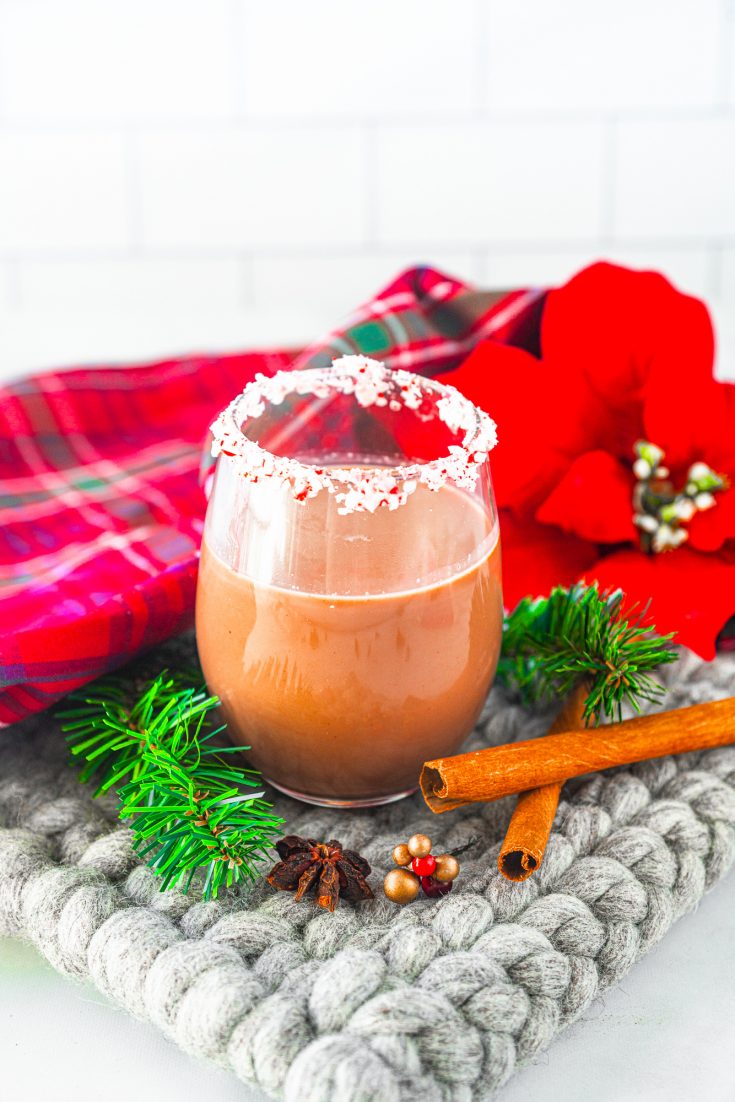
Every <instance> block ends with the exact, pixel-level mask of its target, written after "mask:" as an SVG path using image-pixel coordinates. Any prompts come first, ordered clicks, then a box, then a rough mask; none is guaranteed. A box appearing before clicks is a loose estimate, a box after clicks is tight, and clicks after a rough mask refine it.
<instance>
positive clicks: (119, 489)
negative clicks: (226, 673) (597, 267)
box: [0, 268, 542, 726]
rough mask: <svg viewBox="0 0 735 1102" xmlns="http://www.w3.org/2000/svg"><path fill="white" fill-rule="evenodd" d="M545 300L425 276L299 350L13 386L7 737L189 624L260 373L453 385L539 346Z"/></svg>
mask: <svg viewBox="0 0 735 1102" xmlns="http://www.w3.org/2000/svg"><path fill="white" fill-rule="evenodd" d="M541 300H542V294H541V292H533V291H516V292H513V293H511V294H507V295H498V294H488V293H486V292H478V291H475V290H473V289H471V288H468V287H467V286H465V285H464V284H463V283H460V282H459V281H458V280H456V279H452V278H450V277H448V276H446V275H443V274H442V273H441V272H437V271H434V270H433V269H431V268H417V269H411V270H409V271H407V272H405V273H403V274H402V275H401V276H399V278H398V279H396V280H395V281H394V282H393V283H392V284H391V285H390V286H389V287H387V288H386V289H385V290H384V291H382V292H381V293H380V294H379V295H377V296H376V297H375V298H374V299H372V300H371V301H370V302H368V303H367V304H366V305H365V306H363V307H361V308H360V309H359V310H358V311H357V312H356V313H355V314H354V315H352V316H351V317H350V318H349V319H348V320H347V322H346V323H345V325H344V326H343V327H341V328H340V329H339V330H336V331H335V332H334V333H331V334H329V336H328V337H327V338H326V339H325V340H324V341H322V342H320V343H319V344H318V345H315V346H313V347H311V348H309V349H306V350H304V351H303V352H301V353H298V354H297V353H295V352H293V351H290V352H289V351H271V352H250V353H245V354H238V355H227V356H216V357H215V356H210V357H186V358H183V359H178V360H168V361H165V362H163V363H156V364H150V365H147V366H143V367H126V368H123V367H119V366H114V367H98V368H80V369H76V370H72V371H64V372H45V373H43V374H41V375H36V376H34V377H32V378H30V379H27V380H24V381H22V382H19V383H16V384H14V385H11V386H8V387H5V388H0V726H4V725H7V724H10V723H13V722H15V721H16V720H19V719H22V718H23V717H24V716H26V715H28V714H30V713H31V712H36V711H39V710H41V709H42V708H45V707H48V705H49V704H51V703H53V702H54V701H55V700H58V699H59V697H61V696H63V695H64V694H65V693H67V692H69V691H70V690H71V689H74V688H76V687H78V686H79V685H82V684H84V683H85V682H86V681H89V680H91V679H92V678H94V677H98V676H99V675H100V674H102V673H105V672H106V671H108V670H111V669H114V668H115V667H117V666H119V665H121V664H122V663H124V662H126V661H128V660H129V659H130V658H131V657H132V656H133V655H134V654H135V653H136V652H137V651H139V650H141V648H144V647H149V646H151V645H152V644H154V643H158V642H160V641H162V640H163V639H165V638H166V637H167V636H169V635H172V634H174V633H175V632H178V631H181V630H182V629H184V628H186V627H188V626H189V625H190V623H191V619H192V610H193V605H194V590H195V584H196V572H197V558H198V553H199V543H200V539H201V533H202V526H203V519H204V509H205V502H204V497H203V494H202V491H201V489H200V487H199V484H198V468H199V463H200V456H201V449H202V441H203V439H204V438H205V435H206V429H207V426H208V425H209V423H210V422H211V421H212V420H213V419H214V417H215V416H216V414H217V413H218V412H219V410H220V409H221V408H222V407H223V406H225V405H226V404H227V403H228V402H229V401H230V400H231V399H232V398H233V396H234V395H235V394H237V393H238V392H239V391H240V390H241V389H242V387H243V386H244V385H245V383H247V382H248V381H249V380H250V379H252V378H253V376H254V375H255V373H256V372H258V371H260V372H263V373H264V374H272V373H273V372H274V371H277V370H279V369H282V368H283V367H285V366H287V365H288V364H293V365H294V366H299V367H304V366H315V365H317V364H321V363H324V362H329V361H330V360H331V359H332V358H333V357H334V356H337V355H344V354H348V353H353V352H363V353H365V354H367V355H370V356H374V357H375V358H377V359H381V360H384V361H385V362H386V363H388V364H389V365H390V366H391V367H396V368H397V367H402V368H407V369H409V370H412V371H417V372H420V373H422V374H426V375H434V374H440V373H442V372H444V371H448V370H450V369H451V368H453V367H456V366H457V365H458V363H459V362H460V361H461V360H462V359H463V358H464V356H465V355H466V354H467V353H468V352H469V351H471V349H472V348H473V347H474V346H475V345H476V344H477V343H478V341H480V340H481V339H483V338H484V337H487V336H490V335H492V336H493V338H494V339H495V340H499V341H504V342H507V343H511V344H521V345H523V346H524V347H529V348H532V347H533V345H534V342H535V340H536V334H537V323H538V315H539V311H540V306H541Z"/></svg>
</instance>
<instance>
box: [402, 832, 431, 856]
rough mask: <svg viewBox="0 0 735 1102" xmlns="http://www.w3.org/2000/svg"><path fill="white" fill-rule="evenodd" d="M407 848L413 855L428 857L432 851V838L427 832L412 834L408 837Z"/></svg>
mask: <svg viewBox="0 0 735 1102" xmlns="http://www.w3.org/2000/svg"><path fill="white" fill-rule="evenodd" d="M407 849H408V852H409V853H410V854H411V856H412V857H428V856H429V854H430V853H431V838H428V837H427V836H426V835H425V834H412V835H411V837H410V838H409V839H408V845H407Z"/></svg>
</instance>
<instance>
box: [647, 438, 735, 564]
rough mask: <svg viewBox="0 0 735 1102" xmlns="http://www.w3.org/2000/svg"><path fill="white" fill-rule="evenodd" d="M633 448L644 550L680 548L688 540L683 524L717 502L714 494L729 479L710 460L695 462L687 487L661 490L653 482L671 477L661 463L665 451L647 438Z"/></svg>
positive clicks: (688, 476) (688, 474)
mask: <svg viewBox="0 0 735 1102" xmlns="http://www.w3.org/2000/svg"><path fill="white" fill-rule="evenodd" d="M633 450H634V452H635V455H636V459H635V462H634V463H633V474H634V475H635V477H636V478H637V480H638V483H639V485H638V486H636V488H635V491H634V494H633V503H634V512H633V523H634V524H635V525H636V527H637V528H639V529H640V531H641V533H642V537H643V547H644V550H651V551H653V552H655V553H658V552H660V551H671V550H674V549H675V548H676V547H681V545H682V544H683V543H686V541H687V540H688V539H689V533H688V531H687V530H686V528H684V527H682V525H684V524H687V523H688V522H689V521H690V520H691V519H692V517H693V516H694V515H695V513H698V512H703V511H704V510H705V509H711V508H712V506H713V505H716V504H717V501H716V498H715V496H714V495H715V493H716V492H717V491H718V490H724V489H726V488H727V479H726V478H725V477H724V475H721V474H718V473H717V472H716V471H713V470H712V468H711V467H710V466H708V464H707V463H703V462H701V461H700V462H698V463H692V465H691V467H690V468H689V470H688V471H687V476H686V485H685V487H684V489H683V490H682V491H680V492H679V493H677V494H673V492H672V488H671V487H670V486H667V487H665V488H663V489H659V488H658V487H656V486H655V485H652V483H653V482H654V480H655V481H659V482H662V481H663V480H664V479H666V478H668V476H669V470H668V468H667V467H664V466H662V464H661V461H662V459H663V458H664V453H663V450H662V449H661V448H659V447H657V446H656V445H655V444H651V443H650V442H649V441H647V440H639V441H638V442H637V443H636V444H635V446H634V449H633Z"/></svg>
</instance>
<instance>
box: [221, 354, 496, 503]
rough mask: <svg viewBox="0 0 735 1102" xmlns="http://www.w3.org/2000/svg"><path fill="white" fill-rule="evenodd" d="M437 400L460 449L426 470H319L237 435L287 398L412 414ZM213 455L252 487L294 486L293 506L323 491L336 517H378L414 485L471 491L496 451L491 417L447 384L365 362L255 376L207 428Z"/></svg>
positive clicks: (343, 360)
mask: <svg viewBox="0 0 735 1102" xmlns="http://www.w3.org/2000/svg"><path fill="white" fill-rule="evenodd" d="M426 390H431V391H434V392H435V393H438V394H440V395H441V397H440V398H439V399H438V401H437V403H436V413H437V416H438V418H439V420H440V421H442V422H443V423H444V424H445V425H446V426H447V428H448V429H449V430H450V431H451V432H452V433H454V434H456V435H459V434H460V433H463V436H462V443H461V444H451V445H450V446H449V454H448V455H446V456H442V457H440V458H438V459H431V460H429V461H427V462H425V463H416V462H414V463H406V464H399V465H397V466H392V467H377V466H376V467H329V468H328V473H327V470H326V469H325V468H323V467H317V466H315V465H312V464H309V463H304V462H302V461H301V460H299V459H292V458H289V457H287V456H280V455H274V454H273V453H272V452H269V451H267V450H266V449H265V448H263V447H261V445H260V444H258V443H257V442H256V441H255V440H250V439H249V438H248V437H247V436H245V434H244V433H243V431H242V429H241V427H240V426H241V425H242V424H243V423H244V422H245V421H248V420H251V419H254V418H257V417H260V416H261V414H262V413H264V412H265V407H266V405H275V406H278V405H280V404H281V403H282V402H283V400H284V399H285V398H286V397H287V396H288V395H290V394H302V395H307V394H311V395H313V396H314V397H317V398H328V397H329V395H330V394H332V393H340V394H346V395H353V396H354V398H355V400H356V401H357V402H358V403H359V404H360V405H361V406H363V407H366V408H367V407H369V406H373V405H375V406H388V407H389V408H390V409H391V410H394V411H395V410H398V409H400V408H401V407H405V408H407V409H413V410H416V409H418V408H419V406H420V405H421V401H422V392H424V391H426ZM211 432H212V437H213V439H212V455H213V456H214V457H215V458H217V457H218V456H220V455H224V456H226V457H227V458H228V459H231V460H234V461H235V462H236V463H237V464H238V467H239V470H240V473H241V474H242V475H243V476H244V477H245V478H247V479H249V480H250V481H252V482H258V481H260V479H261V478H276V479H278V480H280V481H281V482H283V483H286V484H288V485H289V486H291V489H292V491H293V495H294V497H295V498H296V500H297V501H305V500H306V499H308V498H311V497H315V496H316V494H318V493H320V492H321V491H322V490H327V491H328V493H331V494H334V495H335V496H336V498H337V501H338V510H337V511H338V512H339V513H342V514H347V513H353V512H369V513H372V512H375V510H376V509H378V508H388V509H397V508H399V507H400V506H401V505H404V504H405V503H406V501H407V500H408V498H409V496H410V495H411V494H412V493H413V492H414V490H415V489H416V487H417V486H418V485H419V483H421V484H423V485H424V486H427V487H428V488H429V489H430V490H438V489H440V488H441V487H442V486H443V485H445V483H447V482H451V483H452V484H453V485H455V486H461V487H464V488H466V489H469V490H472V489H474V487H475V485H476V483H477V479H478V476H479V472H480V468H481V467H482V465H483V464H484V463H485V461H486V460H487V457H488V453H489V452H490V451H491V450H492V449H493V448H494V447H495V444H496V443H497V427H496V425H495V422H494V421H493V419H492V417H490V416H489V415H488V414H487V413H485V411H484V410H482V409H479V408H478V407H477V406H476V405H474V404H473V403H472V402H470V401H469V399H468V398H465V397H464V395H463V394H460V392H459V391H458V390H457V389H456V387H453V386H450V385H448V384H447V383H441V382H439V381H437V380H436V379H428V378H425V377H424V376H422V375H414V374H412V373H411V372H410V371H403V370H398V371H392V370H391V369H390V368H388V367H386V366H385V364H382V363H380V362H379V361H378V360H372V359H370V358H369V357H367V356H342V357H340V358H339V359H337V360H333V361H332V366H331V367H326V368H306V369H305V370H301V371H278V372H276V374H275V375H261V374H258V375H256V376H255V378H254V379H253V381H252V382H250V383H248V384H247V386H246V387H245V389H244V390H243V392H242V394H240V395H238V397H237V398H235V400H234V401H232V402H231V403H230V404H229V406H228V407H227V408H226V409H225V410H223V411H222V413H220V415H219V417H218V418H217V420H216V421H215V422H214V423H213V424H212V426H211Z"/></svg>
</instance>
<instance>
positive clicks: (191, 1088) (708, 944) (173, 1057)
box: [0, 306, 735, 1102]
mask: <svg viewBox="0 0 735 1102" xmlns="http://www.w3.org/2000/svg"><path fill="white" fill-rule="evenodd" d="M714 314H715V318H716V322H717V328H718V335H719V348H720V352H719V356H718V374H719V375H720V377H723V378H724V377H735V319H733V317H732V315H731V314H730V313H729V312H728V313H726V312H725V311H723V310H722V309H718V308H717V307H716V306H715V309H714ZM328 324H329V321H328V319H327V318H326V317H318V316H316V315H314V314H313V313H312V314H309V313H298V312H292V313H290V314H285V315H284V314H283V313H282V312H279V313H278V314H275V313H274V314H267V313H265V314H264V313H263V312H259V313H257V314H255V313H250V312H247V311H242V312H241V313H238V314H236V315H233V314H227V315H222V316H213V315H211V314H209V315H205V316H202V315H197V314H196V312H193V311H189V312H183V313H182V315H180V316H178V315H177V316H172V317H161V316H160V315H157V316H156V317H152V316H147V315H141V314H139V313H137V314H120V313H117V314H109V315H107V316H104V315H100V314H99V313H92V314H89V315H85V316H84V317H82V316H81V315H80V316H77V317H74V316H70V315H69V313H68V312H65V313H63V314H62V313H58V314H49V315H46V316H44V317H40V316H28V315H22V314H15V315H12V316H8V317H2V318H0V381H3V380H5V379H10V378H14V377H17V376H19V375H21V374H24V373H26V372H28V371H32V370H36V369H41V368H46V367H57V366H64V365H71V364H78V363H83V362H87V363H94V362H97V363H104V362H109V361H117V362H121V361H126V360H128V361H129V360H136V359H145V358H159V357H165V356H167V355H170V354H176V353H178V352H184V351H194V350H197V351H218V350H223V351H224V350H232V349H242V348H248V347H258V346H259V347H266V346H268V345H271V344H277V345H281V346H296V345H299V344H301V343H306V342H307V341H310V340H311V339H312V338H313V337H314V335H315V334H316V335H318V334H319V333H321V332H322V331H324V329H325V328H326V327H327V325H328ZM734 1044H735V873H733V874H732V875H731V876H730V877H729V878H728V879H726V880H725V881H724V882H723V883H722V884H720V885H718V886H717V887H716V888H715V889H714V891H713V892H712V893H711V894H710V895H709V896H707V898H706V899H705V900H704V901H703V903H702V904H701V906H700V907H699V909H698V911H697V912H696V913H694V914H692V915H688V916H686V917H685V918H684V919H682V920H681V921H680V922H679V923H678V924H677V926H676V927H675V928H674V929H673V930H672V931H671V932H670V933H669V934H668V936H667V937H666V938H665V939H664V941H663V942H662V943H661V944H660V945H659V946H657V947H656V948H655V949H654V950H653V951H652V952H651V953H650V954H649V955H648V956H647V957H645V958H644V959H643V960H642V961H641V962H639V963H638V965H637V966H636V967H635V968H634V970H633V971H632V972H631V973H630V975H629V976H628V977H627V978H626V979H625V980H624V981H623V983H621V984H620V985H618V986H617V987H615V988H614V989H611V990H610V991H608V992H606V993H605V994H604V995H602V996H601V997H600V998H598V999H597V1000H596V1001H595V1003H594V1004H593V1005H592V1006H591V1007H590V1009H589V1010H588V1012H587V1013H586V1014H585V1015H584V1017H583V1018H582V1019H581V1020H580V1021H579V1022H577V1023H575V1024H574V1025H573V1026H572V1027H571V1028H570V1029H569V1030H567V1031H566V1033H564V1034H563V1035H562V1036H561V1037H560V1038H559V1039H558V1040H557V1041H556V1042H555V1044H554V1045H553V1046H552V1047H551V1049H550V1050H549V1051H548V1052H547V1053H545V1054H544V1055H542V1056H541V1057H539V1059H538V1060H537V1061H536V1063H535V1064H534V1065H532V1066H530V1067H528V1068H526V1069H524V1070H523V1071H522V1072H520V1073H519V1074H518V1075H517V1076H515V1077H514V1079H513V1080H512V1081H511V1082H510V1083H509V1084H508V1086H507V1087H506V1089H505V1090H504V1091H502V1092H501V1095H500V1099H501V1102H536V1100H539V1102H541V1100H551V1102H556V1100H557V1099H559V1100H561V1099H564V1102H589V1099H592V1098H594V1099H595V1102H690V1100H691V1099H692V1098H697V1099H701V1100H702V1102H733V1100H735V1062H734V1061H733V1059H732V1052H733V1046H734ZM16 1098H23V1100H24V1102H37V1100H39V1102H40V1100H42V1099H43V1102H46V1100H47V1099H49V1098H50V1099H53V1100H54V1102H98V1100H99V1099H100V1098H104V1099H105V1102H130V1100H131V1099H135V1100H136V1102H139V1100H140V1102H148V1100H149V1099H151V1100H152V1099H155V1100H156V1102H190V1100H191V1102H195V1100H196V1102H201V1100H202V1099H203V1098H210V1099H217V1102H229V1100H232V1102H234V1100H235V1099H237V1100H238V1102H265V1099H266V1096H265V1095H264V1094H262V1093H261V1092H260V1091H257V1090H253V1089H250V1088H248V1087H246V1086H244V1085H243V1084H242V1083H240V1082H239V1081H238V1080H236V1079H235V1077H234V1076H233V1075H231V1074H229V1073H227V1072H224V1071H222V1070H220V1069H218V1068H214V1067H210V1066H206V1065H204V1064H201V1063H198V1062H197V1061H195V1060H193V1059H192V1058H190V1057H188V1056H186V1055H184V1054H183V1053H181V1052H179V1051H178V1050H177V1049H176V1048H175V1047H174V1046H173V1045H172V1044H170V1043H169V1042H168V1041H166V1040H165V1039H164V1038H163V1037H162V1035H161V1034H160V1033H159V1032H158V1030H156V1029H155V1028H153V1027H152V1026H149V1025H146V1024H144V1023H141V1022H138V1021H136V1020H134V1019H133V1018H131V1017H129V1016H128V1015H127V1014H126V1013H125V1012H123V1011H121V1010H119V1009H117V1008H116V1007H114V1006H113V1005H111V1004H110V1003H109V1002H108V1001H107V1000H106V999H105V998H103V997H102V996H101V995H99V994H98V993H97V992H96V991H95V990H94V989H93V988H92V987H91V986H90V985H87V984H78V983H73V982H71V981H69V980H67V979H65V978H64V977H62V976H59V975H57V974H56V973H55V972H53V970H52V969H51V968H50V967H49V966H48V965H47V964H46V963H45V962H44V961H43V959H42V958H41V957H40V956H39V955H38V954H37V953H36V951H35V950H34V949H33V948H31V947H30V946H28V945H25V944H22V943H20V942H17V941H11V940H8V939H6V940H2V939H0V1099H2V1100H3V1102H4V1100H5V1099H8V1102H11V1100H13V1102H14V1100H15V1099H16ZM375 1102H379V1100H375Z"/></svg>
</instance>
